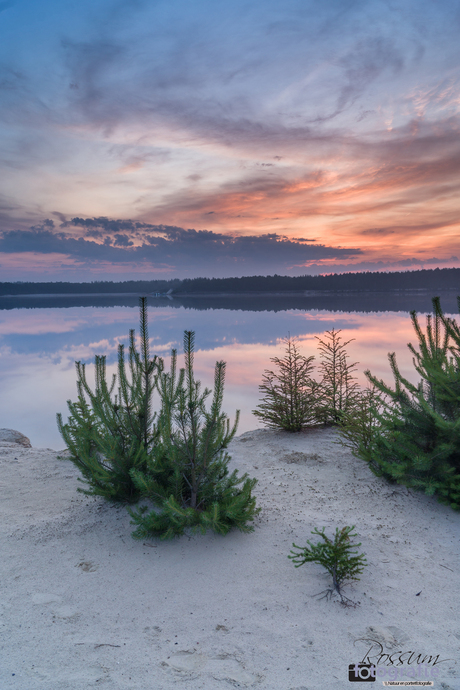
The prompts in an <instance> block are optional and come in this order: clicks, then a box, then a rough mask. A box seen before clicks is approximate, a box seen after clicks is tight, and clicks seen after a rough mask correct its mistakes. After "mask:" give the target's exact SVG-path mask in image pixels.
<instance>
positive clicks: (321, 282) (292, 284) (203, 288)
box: [0, 268, 460, 296]
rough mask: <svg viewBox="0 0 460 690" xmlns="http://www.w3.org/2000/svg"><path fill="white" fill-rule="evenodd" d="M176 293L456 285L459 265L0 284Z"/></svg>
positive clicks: (30, 289) (2, 287) (13, 288)
mask: <svg viewBox="0 0 460 690" xmlns="http://www.w3.org/2000/svg"><path fill="white" fill-rule="evenodd" d="M170 290H171V291H172V292H173V293H174V294H177V295H198V294H208V295H209V294H218V293H228V294H243V293H248V292H259V293H264V292H266V293H269V292H271V293H273V292H278V293H283V292H305V291H312V292H322V291H331V292H346V291H349V292H362V291H365V292H390V291H392V290H428V291H430V292H431V293H432V294H433V293H435V292H436V291H437V290H460V268H441V269H439V268H435V269H422V270H419V271H397V272H393V273H391V272H384V271H382V272H376V273H373V272H371V271H367V272H363V273H336V274H330V275H320V276H309V275H304V276H280V275H276V274H275V275H273V276H244V277H242V278H186V279H184V280H180V279H178V278H174V279H172V280H127V281H123V282H113V281H94V282H91V283H64V282H46V283H33V282H14V283H11V282H10V283H0V296H2V295H36V294H48V295H52V294H72V295H76V294H79V295H83V294H95V293H96V294H113V293H125V294H129V293H137V294H150V293H156V292H158V293H166V292H168V291H170Z"/></svg>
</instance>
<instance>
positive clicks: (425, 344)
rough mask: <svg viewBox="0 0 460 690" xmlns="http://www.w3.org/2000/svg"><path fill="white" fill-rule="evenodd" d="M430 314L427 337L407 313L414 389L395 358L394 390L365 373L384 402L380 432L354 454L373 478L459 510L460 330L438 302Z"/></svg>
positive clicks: (414, 316)
mask: <svg viewBox="0 0 460 690" xmlns="http://www.w3.org/2000/svg"><path fill="white" fill-rule="evenodd" d="M459 307H460V304H459ZM433 311H434V313H433V316H431V315H428V316H427V326H426V333H424V332H423V330H422V328H421V327H420V324H419V321H418V318H417V314H416V313H415V312H412V314H411V318H412V323H413V326H414V329H415V332H416V335H417V337H418V341H419V342H418V349H417V348H416V347H414V346H413V345H412V344H409V349H410V350H411V352H412V354H413V355H414V358H413V362H414V366H415V370H416V372H417V373H418V374H419V375H420V376H421V380H420V383H419V384H418V385H414V384H412V383H410V382H409V381H408V380H407V379H406V378H404V377H403V376H402V374H401V372H400V371H399V369H398V366H397V362H396V356H395V354H394V353H392V354H390V355H389V360H390V366H391V369H392V372H393V377H394V388H391V387H390V386H388V385H386V384H385V383H384V382H383V381H381V380H379V379H377V378H376V377H374V376H372V374H371V373H370V372H369V371H367V372H366V375H367V377H368V378H369V380H370V382H371V383H372V384H373V385H374V386H375V387H376V388H377V389H378V390H379V391H380V392H381V393H382V394H384V396H386V401H385V402H384V404H383V410H382V411H380V412H379V411H378V410H376V409H374V414H375V417H376V419H377V421H378V429H377V430H376V433H375V435H374V438H373V439H372V442H371V443H369V444H368V445H367V446H366V445H364V444H361V445H359V448H358V455H359V456H360V457H362V458H363V459H364V460H366V461H367V462H368V463H369V466H370V467H371V469H372V470H373V471H374V472H375V474H377V475H383V476H384V477H386V478H387V479H389V480H390V481H396V482H398V483H400V484H405V485H406V486H409V487H412V488H414V489H418V490H422V491H424V492H425V493H427V494H429V495H437V497H438V499H439V500H440V501H441V502H443V503H447V504H448V505H450V506H452V508H454V509H455V510H460V329H459V326H458V325H457V323H456V322H455V321H454V320H451V319H448V318H446V317H445V315H444V314H443V312H442V309H441V305H440V302H439V299H438V298H435V299H434V300H433Z"/></svg>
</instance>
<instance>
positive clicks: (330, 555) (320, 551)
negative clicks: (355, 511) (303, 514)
mask: <svg viewBox="0 0 460 690" xmlns="http://www.w3.org/2000/svg"><path fill="white" fill-rule="evenodd" d="M354 528H355V527H354V525H353V526H352V527H343V528H342V529H339V528H338V527H337V528H336V530H335V536H334V539H329V537H327V536H326V534H325V533H324V529H325V528H324V527H323V529H322V530H318V528H317V527H315V529H314V530H313V532H312V534H317V535H318V536H320V537H321V539H322V541H319V542H318V543H317V544H313V543H312V542H311V541H307V544H308V546H304V547H301V546H297V545H296V544H293V545H292V546H293V547H294V548H295V549H298V551H297V552H296V551H291V552H290V553H291V555H290V556H288V558H290V559H291V560H292V561H293V563H294V565H295V567H296V568H299V567H300V566H301V565H303V564H304V563H319V564H320V565H322V566H323V568H325V569H326V570H327V572H328V573H330V575H332V582H333V587H329V588H328V589H326V590H324V591H323V592H320V593H319V594H323V596H324V597H328V598H329V597H331V596H332V594H333V593H334V592H337V594H338V595H339V596H340V602H341V603H342V604H343V605H344V606H356V605H357V604H356V603H355V602H353V601H351V599H348V598H347V597H346V596H344V594H343V592H342V588H343V586H344V585H346V584H348V583H350V582H352V581H353V580H359V577H358V575H360V574H361V573H362V572H363V569H364V566H365V565H367V561H366V559H365V558H364V554H358V551H357V548H358V547H359V546H361V544H353V543H352V542H351V540H350V537H355V536H356V533H354V532H353V530H354ZM315 596H316V595H315Z"/></svg>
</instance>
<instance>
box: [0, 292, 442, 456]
mask: <svg viewBox="0 0 460 690" xmlns="http://www.w3.org/2000/svg"><path fill="white" fill-rule="evenodd" d="M333 299H334V298H332V297H331V298H329V300H328V303H327V305H326V306H327V307H328V308H325V305H324V300H323V304H321V303H318V300H316V302H317V308H314V307H313V306H312V305H313V304H314V303H315V300H314V299H310V300H309V301H308V304H304V305H302V304H298V303H296V307H297V308H295V309H286V308H285V307H286V306H287V303H286V299H285V301H284V307H283V304H281V303H280V302H277V303H276V306H273V304H272V306H270V303H268V302H264V303H263V304H262V303H261V302H257V303H251V301H249V298H248V299H245V298H239V300H238V301H237V303H236V304H232V303H230V302H229V301H227V302H226V303H225V302H224V303H222V300H221V301H219V302H216V301H214V302H213V301H212V300H211V302H209V301H208V302H207V303H206V304H204V303H200V304H196V305H195V306H199V307H200V308H193V307H191V306H190V304H192V303H191V302H190V304H188V305H185V304H182V303H178V302H177V301H175V302H174V304H171V303H168V302H167V301H166V300H165V301H162V302H160V301H155V300H153V299H152V300H151V305H150V306H149V323H150V329H149V330H150V337H151V349H152V353H155V354H159V355H161V356H165V357H166V358H168V354H169V352H170V350H171V348H172V347H175V348H177V349H178V350H179V352H181V351H182V337H183V331H184V330H185V329H187V330H194V331H195V332H196V350H197V352H196V359H195V363H196V366H195V371H196V376H197V378H199V379H200V380H201V381H202V382H203V384H206V385H208V386H209V387H212V382H213V370H214V363H215V362H216V360H222V359H223V360H225V361H226V362H227V379H226V387H225V397H224V406H223V409H224V410H225V411H226V412H227V414H229V415H230V417H231V418H232V419H233V417H234V412H235V410H236V409H237V408H238V409H240V410H241V423H240V427H239V432H243V431H247V430H249V429H253V428H256V427H257V426H258V422H257V420H256V418H255V417H254V416H253V415H252V414H251V410H253V409H254V407H255V406H256V405H257V403H258V400H259V393H258V385H259V383H260V381H261V377H262V374H263V371H264V369H265V368H267V367H271V363H270V357H274V356H282V354H283V350H282V343H280V340H281V339H282V338H283V337H285V336H287V334H288V333H290V334H291V336H297V337H298V339H299V343H300V350H301V352H302V353H303V354H305V355H311V354H317V350H316V342H317V341H316V339H315V336H320V337H321V336H322V335H323V334H324V332H325V331H326V330H330V329H332V328H335V329H342V337H343V338H344V339H345V340H350V339H353V341H352V342H351V343H350V344H349V346H348V348H347V349H348V352H349V355H350V357H351V360H352V361H356V362H359V364H358V367H357V369H358V371H357V377H358V380H359V381H360V382H361V383H362V384H363V385H364V384H365V376H364V374H363V372H364V370H365V369H370V370H371V371H372V373H373V374H376V375H378V376H379V377H381V378H383V379H384V380H385V381H387V382H391V380H392V379H391V373H390V368H389V364H388V360H387V354H388V352H393V351H395V352H396V353H397V359H398V363H399V365H400V368H401V371H402V373H403V374H404V375H406V376H407V377H408V378H409V379H411V380H413V381H415V380H416V378H414V370H413V366H412V360H411V356H410V353H409V351H408V349H407V343H408V342H410V341H412V342H413V343H414V344H415V342H416V339H415V338H414V331H413V328H412V325H411V322H410V318H409V315H408V310H409V309H410V308H412V302H414V304H413V306H414V307H415V308H417V309H418V310H420V311H422V312H424V311H425V312H426V311H428V310H429V304H430V300H429V298H428V297H426V296H425V297H424V298H423V300H422V301H421V299H422V298H417V299H415V298H414V299H413V300H411V299H410V298H409V305H407V304H405V305H404V307H405V310H400V311H377V310H375V311H362V309H363V304H364V302H363V300H358V304H357V305H356V307H355V309H356V310H354V309H353V304H351V303H350V300H349V299H348V298H347V301H346V303H345V302H344V301H342V302H340V300H338V302H337V300H336V302H337V304H336V307H337V309H336V310H335V311H333V310H332V308H331V300H333ZM379 299H380V298H379ZM407 299H408V298H406V301H407ZM96 301H97V300H96ZM93 302H94V300H93ZM112 302H113V303H114V304H113V306H110V300H108V299H107V298H106V299H105V300H104V305H105V306H96V305H93V306H66V304H68V302H67V303H66V302H65V301H61V302H59V301H56V299H55V298H53V300H52V306H49V305H50V301H49V300H48V301H46V300H41V301H40V300H37V299H35V300H34V301H32V302H28V303H26V304H25V303H24V300H23V301H22V302H21V303H18V302H14V301H10V302H5V300H3V301H2V302H1V303H0V376H1V393H2V394H1V396H0V427H4V428H13V429H17V430H18V431H21V432H22V433H24V434H25V435H26V436H29V438H30V439H31V441H32V444H33V445H34V446H37V447H49V448H55V449H61V448H63V442H62V439H61V437H60V435H59V433H58V431H57V428H56V421H55V419H56V412H62V413H64V416H65V417H66V413H67V407H66V400H68V399H69V398H70V399H72V400H75V398H76V386H75V380H76V376H75V364H74V363H75V361H76V360H80V361H83V362H86V363H88V365H89V366H88V373H89V377H88V378H89V381H91V382H92V381H93V379H92V374H93V366H92V362H93V361H94V355H96V354H105V355H107V361H108V364H109V367H108V370H109V372H111V371H115V364H116V356H117V347H118V344H119V343H120V342H123V343H126V342H127V339H128V337H127V336H128V332H129V329H130V328H136V330H138V307H137V300H136V299H135V298H131V299H127V298H123V299H122V300H118V304H117V300H112ZM120 302H121V304H120ZM394 303H395V301H394V299H392V300H391V301H390V302H389V306H391V305H392V304H394ZM443 304H444V305H445V307H444V308H445V310H446V311H452V312H453V311H454V307H453V305H454V299H453V296H452V295H451V296H450V297H448V299H447V300H443ZM364 306H365V308H366V309H369V308H370V307H372V306H373V305H372V304H371V305H369V303H368V302H366V304H364ZM396 306H398V305H396ZM26 307H27V308H26ZM275 308H276V309H277V311H274V310H272V309H275ZM375 308H376V309H379V308H380V309H381V308H382V306H381V303H380V302H379V304H378V305H377V306H376V307H375ZM252 309H254V310H252ZM423 322H424V320H423ZM181 361H182V360H181Z"/></svg>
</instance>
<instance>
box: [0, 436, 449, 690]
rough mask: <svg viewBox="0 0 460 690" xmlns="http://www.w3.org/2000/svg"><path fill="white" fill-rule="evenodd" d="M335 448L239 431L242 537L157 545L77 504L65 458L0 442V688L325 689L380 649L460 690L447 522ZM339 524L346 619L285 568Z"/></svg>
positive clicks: (320, 581)
mask: <svg viewBox="0 0 460 690" xmlns="http://www.w3.org/2000/svg"><path fill="white" fill-rule="evenodd" d="M21 431H23V432H24V433H27V429H22V430H21ZM336 441H337V435H336V432H335V431H334V430H309V431H305V432H302V433H300V434H288V433H285V432H276V431H267V430H256V431H250V432H247V433H244V434H242V435H241V436H239V437H238V438H236V439H234V441H233V442H232V443H231V446H230V454H231V456H232V462H231V467H236V468H238V469H239V470H240V471H241V472H248V473H249V475H250V476H253V477H256V478H257V479H258V484H257V486H256V488H255V495H256V496H257V500H258V505H259V506H260V507H261V512H260V515H259V517H258V518H257V520H256V523H255V530H254V532H253V533H251V534H242V533H240V532H232V533H230V534H229V535H227V536H225V537H221V536H217V535H215V534H212V533H208V534H206V535H205V536H201V535H196V536H192V537H185V538H181V539H178V540H175V541H171V542H162V541H159V540H156V539H152V540H150V541H145V542H139V541H135V540H134V539H132V537H131V531H132V529H133V527H132V526H131V525H130V517H129V515H128V513H127V511H126V510H125V508H123V507H115V506H113V505H110V504H108V503H106V502H104V501H103V500H102V499H97V498H88V497H86V496H84V495H83V494H81V493H77V487H78V486H79V485H81V484H80V483H79V482H78V471H77V470H76V469H75V467H74V466H73V464H72V463H71V462H70V461H68V460H65V459H59V456H61V457H62V455H63V451H62V450H61V451H60V452H59V451H55V450H50V449H37V448H26V447H24V446H22V445H19V444H18V443H13V442H7V441H3V442H0V463H1V474H0V482H1V496H2V500H1V504H0V511H1V554H2V558H1V569H2V573H1V580H0V585H1V600H0V610H1V641H0V645H1V660H0V687H1V688H2V690H9V689H10V688H14V689H16V690H38V689H40V690H86V689H87V688H98V687H101V688H102V687H103V688H108V689H112V688H113V689H115V690H122V689H123V690H124V689H129V690H157V689H158V690H163V689H164V690H170V689H172V688H184V689H186V690H198V689H204V690H208V689H209V690H214V689H215V690H220V689H222V690H225V689H226V688H231V687H241V688H260V689H264V690H265V689H267V690H323V689H324V690H329V689H331V690H336V689H337V690H339V689H342V688H348V687H350V688H353V684H351V683H350V681H349V679H348V667H349V665H350V664H356V663H359V662H362V661H366V659H367V660H368V661H370V662H374V663H375V662H376V661H377V656H378V655H379V654H386V655H391V659H392V661H393V668H395V667H396V668H398V666H397V664H398V659H402V661H403V662H404V664H403V665H404V666H405V668H409V667H410V668H412V669H413V670H415V671H416V672H418V673H419V676H418V677H420V672H422V673H424V674H425V675H424V676H423V679H424V680H427V679H428V680H429V679H431V676H430V673H431V672H432V670H433V669H435V670H436V671H437V672H438V673H437V674H436V675H437V677H436V678H435V680H434V687H435V688H440V689H441V688H442V689H443V690H460V664H459V660H460V653H459V648H460V616H459V609H460V604H459V597H458V586H459V572H460V529H459V527H460V515H459V514H458V513H455V512H454V511H453V510H452V509H450V508H449V507H446V506H442V505H440V504H439V503H438V502H437V501H436V500H435V499H433V498H430V497H428V496H425V495H423V494H419V493H415V492H413V491H409V490H408V489H406V488H405V487H402V486H393V485H389V484H388V483H387V482H386V481H385V480H383V479H380V478H377V477H375V476H374V475H373V474H372V473H371V471H370V470H369V468H368V467H367V466H366V465H365V464H364V463H363V462H362V461H360V460H358V459H356V458H354V457H353V456H352V454H351V453H350V452H349V451H348V450H347V449H345V448H343V447H341V446H340V445H338V444H337V442H336ZM345 525H356V532H357V534H358V540H359V541H360V542H361V543H362V546H361V549H360V551H362V552H364V553H365V554H366V557H367V561H368V566H367V567H366V568H365V570H364V572H363V574H362V576H361V579H360V581H359V582H356V583H355V584H354V585H353V586H350V587H348V588H347V590H346V594H347V596H349V597H350V598H351V599H353V600H354V601H356V602H359V606H357V607H356V608H345V607H343V606H342V605H341V604H340V602H339V600H338V599H337V598H333V599H332V600H327V599H320V598H319V597H315V596H313V595H315V594H317V593H318V592H321V591H322V590H324V589H325V588H326V587H328V585H329V584H330V577H329V575H327V574H326V573H325V571H324V570H323V569H322V568H321V566H319V565H316V564H306V565H304V566H302V567H301V568H294V566H293V564H292V562H291V561H290V560H289V559H288V558H287V556H288V554H289V551H290V549H291V546H292V543H293V542H295V543H296V544H299V545H306V541H307V539H311V538H312V536H311V530H312V529H313V528H314V527H319V528H321V527H323V526H324V527H326V532H327V533H328V534H330V536H332V534H333V533H334V531H335V528H336V527H343V526H345ZM389 658H390V657H388V658H386V659H384V658H383V657H381V659H380V662H379V668H380V666H382V667H385V668H386V669H387V671H388V672H389V669H390V666H388V665H387V666H385V663H386V664H388V663H389ZM423 660H425V661H424V662H423V663H421V662H422V661H423ZM382 673H383V671H382ZM434 677H435V676H433V678H434ZM399 679H400V678H398V680H399ZM388 680H391V676H390V675H389V673H387V675H386V676H384V675H381V676H380V677H378V678H377V679H376V685H375V686H373V687H377V685H378V686H379V687H380V686H381V685H382V682H383V681H388ZM402 680H413V678H410V677H409V678H405V679H404V678H403V679H402ZM357 687H363V686H362V685H361V684H360V685H358V686H357ZM364 687H366V686H364ZM371 687H372V686H371Z"/></svg>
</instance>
